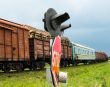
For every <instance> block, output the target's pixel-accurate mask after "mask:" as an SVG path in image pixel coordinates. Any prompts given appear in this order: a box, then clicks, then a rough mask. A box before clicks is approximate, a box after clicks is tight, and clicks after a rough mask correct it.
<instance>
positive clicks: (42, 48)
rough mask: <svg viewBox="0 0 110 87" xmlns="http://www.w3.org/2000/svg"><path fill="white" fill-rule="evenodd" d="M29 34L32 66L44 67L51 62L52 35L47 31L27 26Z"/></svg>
mask: <svg viewBox="0 0 110 87" xmlns="http://www.w3.org/2000/svg"><path fill="white" fill-rule="evenodd" d="M27 27H28V29H29V30H30V34H29V36H30V37H29V51H30V63H31V66H30V68H33V69H37V68H40V69H42V68H44V66H45V62H50V36H49V34H48V33H47V32H44V31H41V30H38V29H35V28H33V27H30V26H27Z"/></svg>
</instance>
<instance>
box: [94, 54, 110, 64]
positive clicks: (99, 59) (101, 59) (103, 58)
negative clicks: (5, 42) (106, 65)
mask: <svg viewBox="0 0 110 87" xmlns="http://www.w3.org/2000/svg"><path fill="white" fill-rule="evenodd" d="M95 54H96V62H105V61H108V56H107V54H106V53H105V52H95Z"/></svg>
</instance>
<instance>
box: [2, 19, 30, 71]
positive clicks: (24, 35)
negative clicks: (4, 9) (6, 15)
mask: <svg viewBox="0 0 110 87" xmlns="http://www.w3.org/2000/svg"><path fill="white" fill-rule="evenodd" d="M28 33H29V31H28V29H26V28H25V27H24V26H23V25H21V24H17V23H13V22H10V21H7V20H4V19H0V69H2V70H3V71H5V72H8V71H10V69H16V70H18V71H19V70H23V69H24V67H25V66H27V65H28V62H29V42H28Z"/></svg>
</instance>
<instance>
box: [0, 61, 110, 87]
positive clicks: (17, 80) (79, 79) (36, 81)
mask: <svg viewBox="0 0 110 87" xmlns="http://www.w3.org/2000/svg"><path fill="white" fill-rule="evenodd" d="M61 71H64V72H68V83H67V85H66V84H60V87H110V61H108V62H104V63H100V64H93V65H81V66H76V67H66V68H61ZM0 87H51V86H49V83H48V82H47V81H46V74H45V70H44V71H24V72H21V73H16V72H14V73H9V74H6V73H0Z"/></svg>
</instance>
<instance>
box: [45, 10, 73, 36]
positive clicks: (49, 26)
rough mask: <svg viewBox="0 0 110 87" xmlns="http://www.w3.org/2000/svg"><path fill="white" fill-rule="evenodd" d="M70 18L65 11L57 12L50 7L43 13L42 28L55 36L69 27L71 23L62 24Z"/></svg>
mask: <svg viewBox="0 0 110 87" xmlns="http://www.w3.org/2000/svg"><path fill="white" fill-rule="evenodd" d="M69 18H70V16H69V14H68V13H67V12H65V13H63V14H57V12H56V11H55V10H54V9H53V8H50V9H48V10H47V12H46V13H45V15H44V19H43V21H44V28H45V30H46V31H48V32H49V33H50V34H51V36H52V37H56V36H58V35H60V36H61V35H62V32H64V30H65V29H67V28H69V27H71V24H63V25H62V23H63V22H65V21H66V20H68V19H69Z"/></svg>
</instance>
